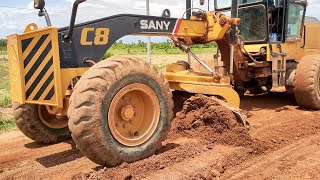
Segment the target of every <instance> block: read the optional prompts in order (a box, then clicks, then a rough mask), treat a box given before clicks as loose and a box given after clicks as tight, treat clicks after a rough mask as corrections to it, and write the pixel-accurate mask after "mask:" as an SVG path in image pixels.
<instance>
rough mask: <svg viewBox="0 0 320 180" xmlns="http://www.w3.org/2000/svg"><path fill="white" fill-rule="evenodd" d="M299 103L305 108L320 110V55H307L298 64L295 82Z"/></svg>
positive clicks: (296, 96)
mask: <svg viewBox="0 0 320 180" xmlns="http://www.w3.org/2000/svg"><path fill="white" fill-rule="evenodd" d="M294 86H295V88H294V93H295V98H296V101H297V103H298V104H299V105H300V106H301V107H304V108H311V109H320V55H307V56H305V57H303V58H302V60H301V61H300V63H299V64H298V68H297V70H296V75H295V80H294Z"/></svg>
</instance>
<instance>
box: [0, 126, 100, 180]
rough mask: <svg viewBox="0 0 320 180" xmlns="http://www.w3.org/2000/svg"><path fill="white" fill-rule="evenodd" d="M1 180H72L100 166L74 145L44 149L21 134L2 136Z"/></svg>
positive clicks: (62, 144) (0, 146) (64, 144)
mask: <svg viewBox="0 0 320 180" xmlns="http://www.w3.org/2000/svg"><path fill="white" fill-rule="evenodd" d="M0 141H1V144H0V179H25V178H26V177H28V178H30V179H57V178H58V179H60V178H61V179H70V178H71V177H72V176H73V175H74V174H77V173H79V172H81V171H83V170H87V169H90V168H94V167H96V166H97V165H96V164H94V163H92V162H91V161H89V160H88V159H87V158H86V157H83V155H82V154H81V152H80V151H79V150H77V149H72V147H71V145H70V143H71V141H66V142H64V143H60V144H56V145H42V144H38V143H35V142H33V141H32V140H30V139H28V138H26V137H25V136H24V135H23V134H22V133H21V132H19V131H12V132H9V133H5V134H2V135H1V136H0Z"/></svg>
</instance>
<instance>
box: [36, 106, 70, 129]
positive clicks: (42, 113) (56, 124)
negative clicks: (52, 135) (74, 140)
mask: <svg viewBox="0 0 320 180" xmlns="http://www.w3.org/2000/svg"><path fill="white" fill-rule="evenodd" d="M38 115H39V118H40V120H41V122H42V123H43V124H44V125H46V126H47V127H49V128H52V129H62V128H66V127H67V126H68V118H67V117H65V116H62V117H59V116H56V115H54V114H50V113H49V112H48V110H47V107H46V106H43V105H39V106H38Z"/></svg>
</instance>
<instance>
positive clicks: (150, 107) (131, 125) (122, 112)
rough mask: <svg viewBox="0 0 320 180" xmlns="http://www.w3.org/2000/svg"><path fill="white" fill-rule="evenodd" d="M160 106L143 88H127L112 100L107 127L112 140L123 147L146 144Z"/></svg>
mask: <svg viewBox="0 0 320 180" xmlns="http://www.w3.org/2000/svg"><path fill="white" fill-rule="evenodd" d="M159 117H160V104H159V100H158V97H157V95H156V94H155V93H154V91H153V90H152V89H151V88H150V87H148V86H146V85H144V84H138V83H136V84H130V85H127V86H125V87H124V88H122V89H121V90H120V91H119V92H118V93H117V94H116V95H115V97H114V98H113V100H112V102H111V104H110V107H109V111H108V125H109V129H110V131H111V134H112V135H113V137H114V138H115V139H116V140H117V141H118V142H119V143H121V144H123V145H125V146H138V145H141V144H143V143H144V142H146V141H147V140H148V139H149V138H150V137H151V136H152V135H153V133H154V132H155V130H156V128H157V125H158V123H159Z"/></svg>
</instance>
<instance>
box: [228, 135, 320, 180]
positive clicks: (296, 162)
mask: <svg viewBox="0 0 320 180" xmlns="http://www.w3.org/2000/svg"><path fill="white" fill-rule="evenodd" d="M319 139H320V134H316V135H312V136H308V137H305V138H302V139H300V140H298V141H296V142H294V143H292V144H290V145H288V146H285V147H284V148H281V149H279V150H277V151H274V152H272V153H269V154H267V155H263V156H259V157H256V158H253V159H252V160H250V161H249V162H246V163H243V164H242V165H240V166H239V167H237V168H236V170H231V171H230V172H228V173H226V174H225V175H224V178H226V179H267V178H268V179H270V178H272V179H317V177H318V178H319V174H320V159H319V157H320V151H319V149H320V143H319Z"/></svg>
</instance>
